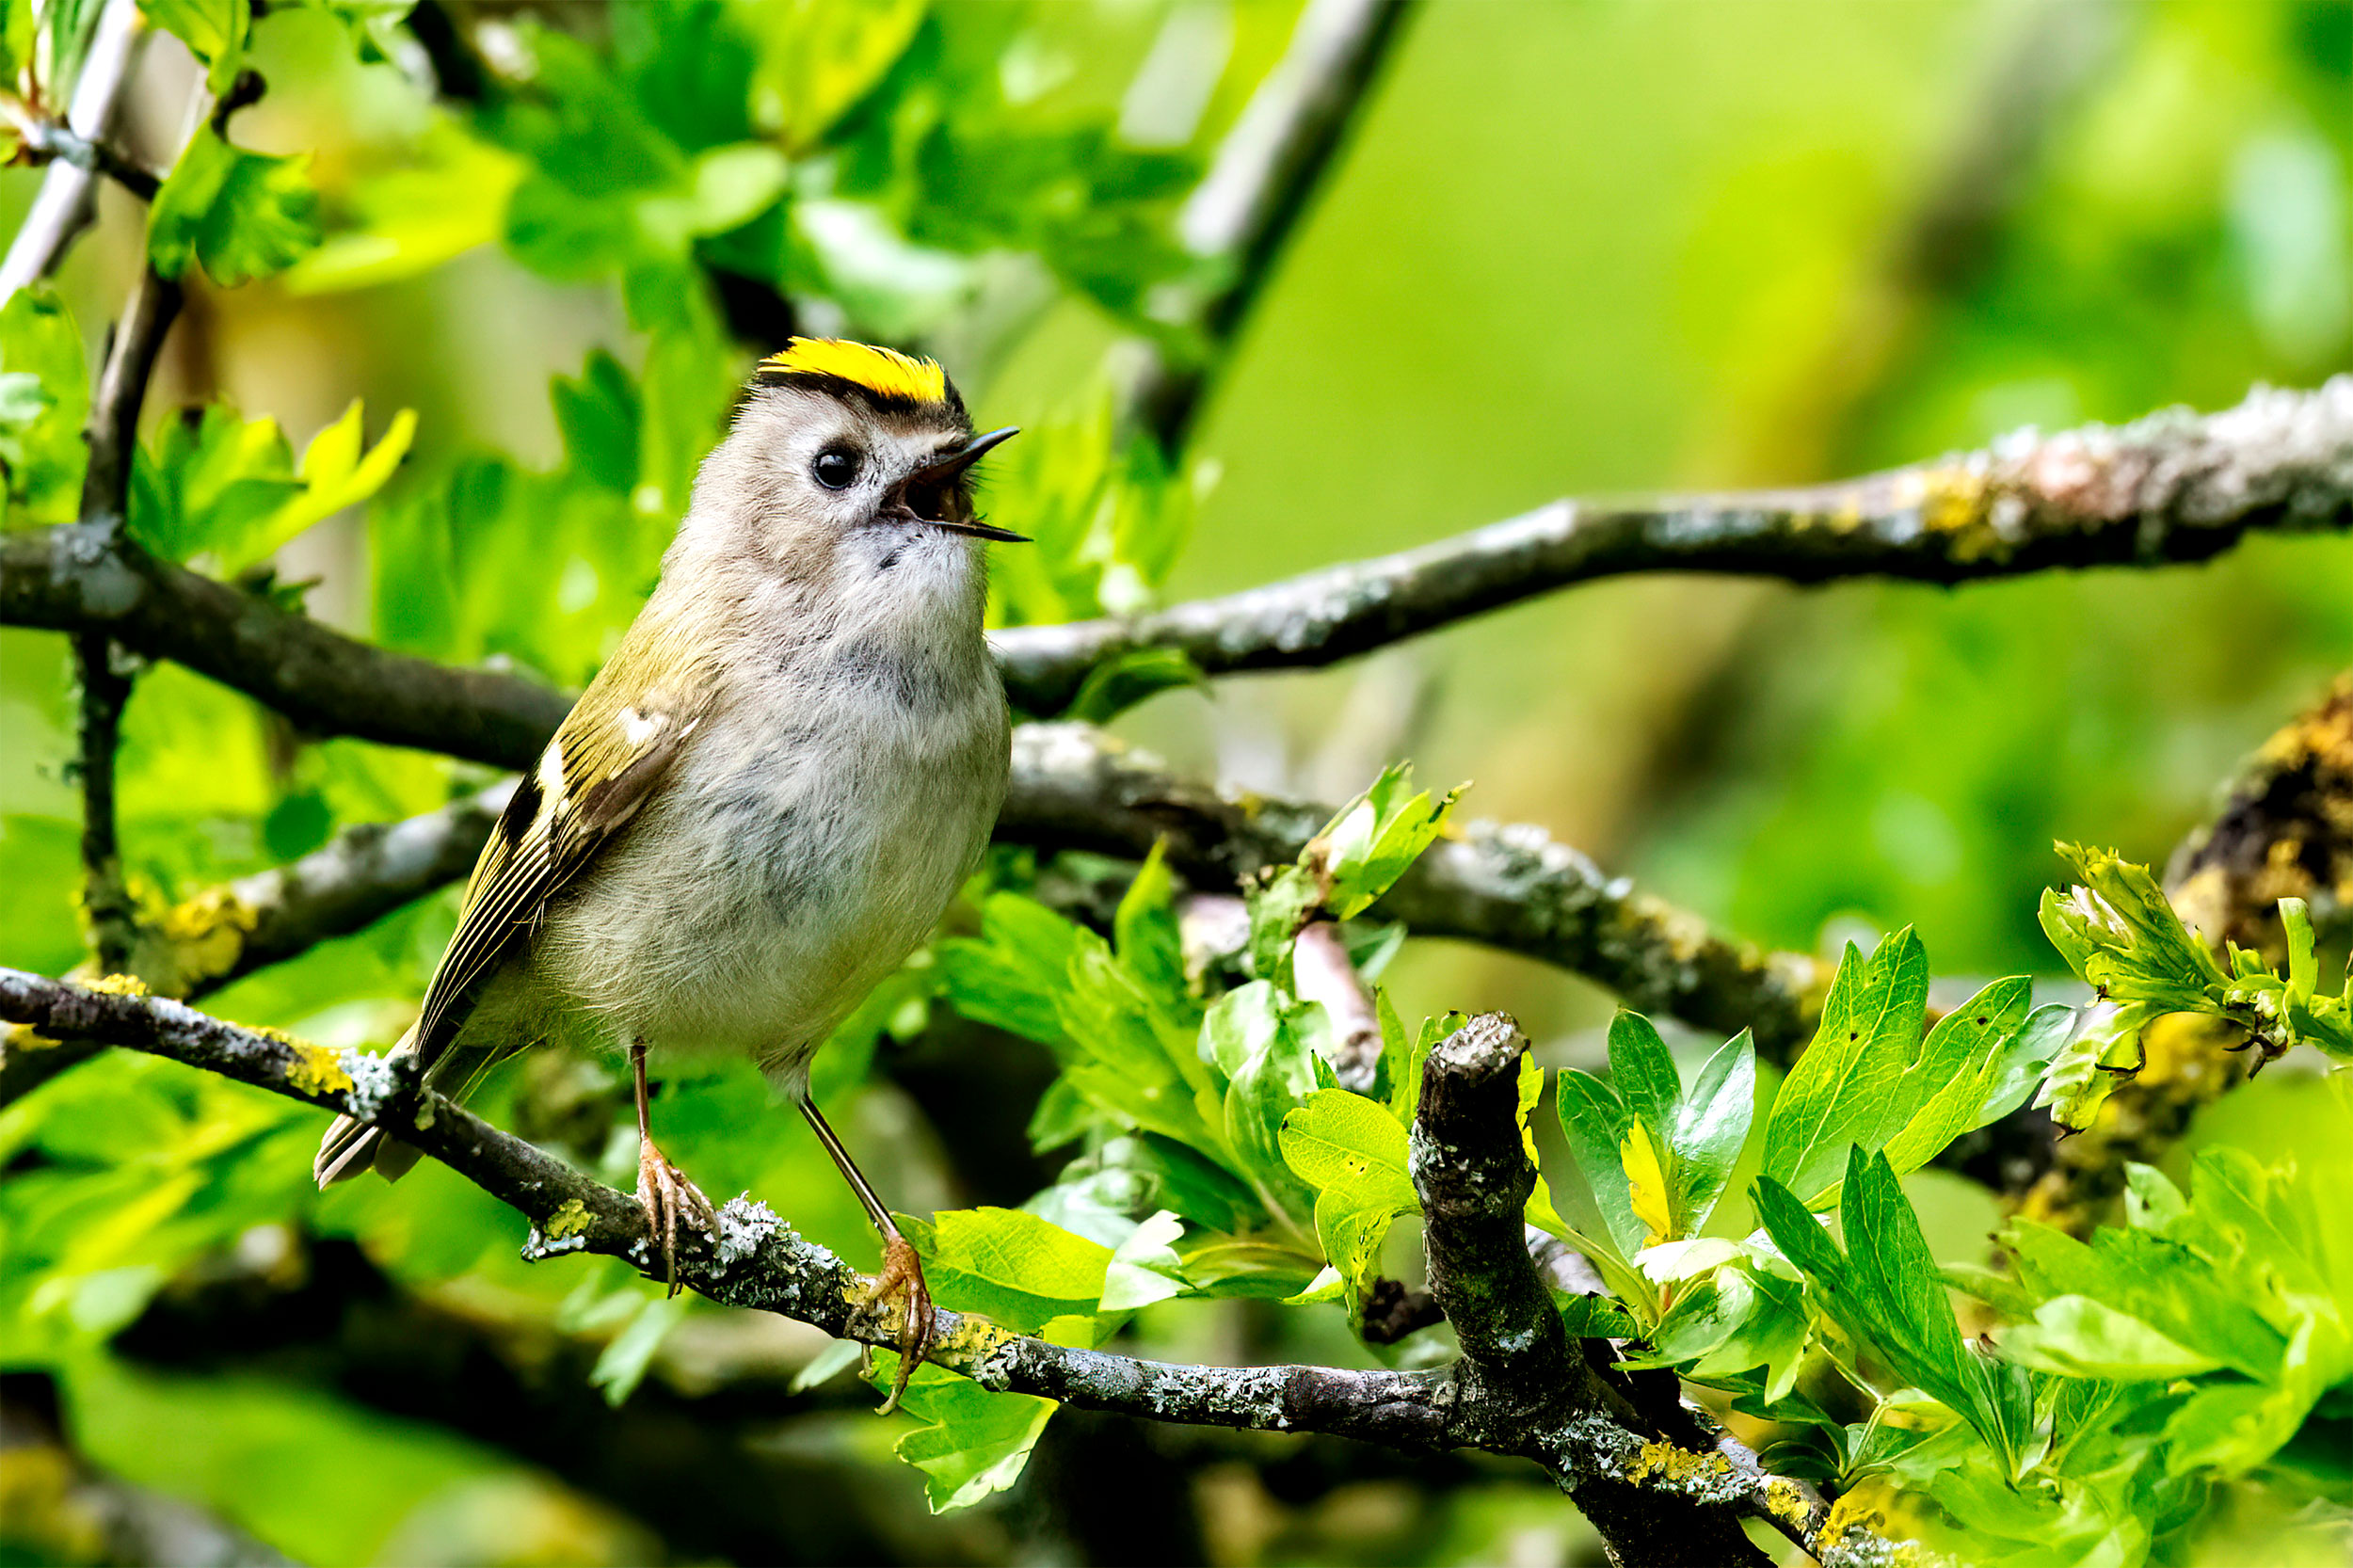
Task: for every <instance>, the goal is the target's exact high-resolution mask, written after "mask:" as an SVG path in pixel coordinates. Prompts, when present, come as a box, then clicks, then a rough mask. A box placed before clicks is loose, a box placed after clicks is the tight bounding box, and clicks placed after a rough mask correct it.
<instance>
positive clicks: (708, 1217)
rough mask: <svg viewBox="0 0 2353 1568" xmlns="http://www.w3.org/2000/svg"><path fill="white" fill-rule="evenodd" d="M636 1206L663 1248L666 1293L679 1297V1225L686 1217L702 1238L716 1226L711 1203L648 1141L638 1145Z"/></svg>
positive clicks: (715, 1217)
mask: <svg viewBox="0 0 2353 1568" xmlns="http://www.w3.org/2000/svg"><path fill="white" fill-rule="evenodd" d="M637 1203H638V1207H640V1208H643V1209H645V1211H646V1228H647V1229H648V1230H649V1231H651V1232H652V1233H653V1239H654V1241H655V1242H656V1244H658V1245H659V1246H660V1247H661V1248H662V1267H663V1273H664V1278H665V1279H666V1280H667V1282H668V1284H669V1294H671V1295H673V1296H675V1295H677V1294H678V1289H679V1286H678V1223H679V1215H680V1213H683V1214H685V1216H686V1219H687V1223H688V1224H693V1225H696V1226H698V1227H700V1229H701V1230H702V1231H703V1233H704V1234H705V1235H708V1234H710V1232H711V1230H712V1227H713V1226H714V1225H716V1224H717V1223H718V1217H717V1215H715V1214H714V1213H713V1212H712V1208H711V1200H710V1199H709V1198H707V1197H704V1196H703V1190H702V1189H701V1188H699V1187H697V1186H696V1185H695V1184H694V1183H693V1182H692V1181H690V1180H688V1179H687V1177H686V1173H685V1172H683V1171H681V1170H680V1169H679V1168H678V1167H677V1166H676V1165H673V1164H671V1163H670V1161H669V1159H668V1157H667V1156H665V1155H664V1154H663V1152H662V1151H661V1150H660V1149H658V1148H656V1147H654V1146H653V1143H652V1141H651V1140H650V1139H647V1140H641V1141H640V1142H639V1144H638V1145H637Z"/></svg>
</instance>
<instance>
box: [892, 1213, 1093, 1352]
mask: <svg viewBox="0 0 2353 1568" xmlns="http://www.w3.org/2000/svg"><path fill="white" fill-rule="evenodd" d="M900 1226H901V1228H902V1229H904V1231H905V1232H906V1235H907V1239H908V1240H910V1241H912V1242H914V1243H915V1246H916V1250H917V1251H918V1252H919V1253H920V1254H921V1255H922V1257H923V1272H924V1277H925V1279H926V1280H927V1281H928V1282H929V1283H930V1285H931V1288H932V1293H933V1294H934V1295H935V1296H936V1297H937V1298H938V1299H939V1300H940V1301H941V1302H943V1303H944V1304H947V1305H950V1306H953V1307H956V1308H957V1309H958V1310H960V1311H967V1312H979V1313H983V1314H984V1315H986V1316H987V1317H988V1318H990V1319H992V1320H995V1321H996V1322H998V1323H1000V1324H1002V1325H1003V1326H1004V1327H1006V1328H1009V1329H1012V1330H1013V1331H1014V1332H1016V1333H1017V1334H1035V1333H1037V1332H1038V1331H1039V1330H1041V1329H1043V1328H1044V1327H1045V1326H1046V1325H1047V1324H1048V1323H1049V1322H1053V1321H1055V1320H1058V1319H1087V1318H1091V1317H1092V1315H1093V1314H1094V1312H1095V1310H1096V1304H1098V1303H1099V1302H1101V1300H1102V1298H1103V1282H1104V1276H1105V1272H1106V1271H1107V1270H1108V1269H1109V1268H1110V1267H1111V1261H1112V1249H1111V1248H1109V1247H1107V1246H1104V1245H1103V1244H1102V1243H1100V1242H1098V1241H1091V1240H1088V1239H1087V1238H1085V1237H1083V1236H1078V1235H1074V1234H1072V1233H1071V1232H1070V1231H1067V1230H1064V1228H1063V1227H1062V1226H1060V1225H1057V1224H1050V1223H1049V1222H1048V1221H1046V1220H1043V1219H1040V1218H1039V1217H1038V1216H1037V1215H1035V1214H1032V1213H1029V1212H1027V1211H1026V1210H1023V1209H1018V1208H947V1209H942V1210H940V1211H939V1213H938V1214H937V1215H936V1216H934V1218H933V1219H932V1221H931V1222H929V1223H925V1222H923V1221H920V1220H912V1219H909V1218H908V1217H906V1216H904V1215H903V1216H901V1217H900Z"/></svg>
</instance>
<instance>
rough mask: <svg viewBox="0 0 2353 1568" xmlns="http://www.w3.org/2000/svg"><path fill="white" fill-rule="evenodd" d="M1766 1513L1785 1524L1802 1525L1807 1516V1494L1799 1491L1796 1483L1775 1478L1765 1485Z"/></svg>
mask: <svg viewBox="0 0 2353 1568" xmlns="http://www.w3.org/2000/svg"><path fill="white" fill-rule="evenodd" d="M1765 1512H1768V1513H1770V1514H1771V1515H1772V1516H1773V1517H1774V1518H1776V1519H1779V1520H1781V1521H1783V1522H1784V1523H1785V1524H1791V1525H1802V1524H1804V1523H1805V1515H1806V1504H1805V1494H1804V1493H1803V1492H1801V1491H1799V1490H1798V1483H1797V1482H1796V1481H1793V1480H1784V1479H1783V1478H1781V1477H1779V1476H1775V1477H1774V1478H1773V1479H1772V1480H1769V1481H1767V1482H1766V1483H1765Z"/></svg>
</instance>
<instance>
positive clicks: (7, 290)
mask: <svg viewBox="0 0 2353 1568" xmlns="http://www.w3.org/2000/svg"><path fill="white" fill-rule="evenodd" d="M141 36H142V31H141V24H140V21H139V8H138V0H106V8H105V9H104V11H102V12H101V13H100V14H99V18H98V25H97V28H96V30H95V31H94V32H93V33H92V34H91V36H90V43H89V48H88V50H87V51H86V52H85V53H84V54H83V56H82V73H81V75H80V77H79V78H77V79H76V80H75V82H74V84H73V98H72V102H71V103H70V104H68V105H67V106H66V129H67V130H69V131H70V132H72V134H73V135H74V136H77V137H79V138H81V139H82V140H83V141H86V142H88V143H90V144H92V145H97V144H102V143H104V140H105V139H106V137H107V136H108V135H109V134H110V133H111V132H112V131H113V129H114V118H115V110H116V108H117V106H118V105H119V104H120V101H121V97H122V88H123V85H124V84H125V83H126V82H127V81H129V80H130V75H131V61H132V56H133V53H134V47H133V46H134V45H135V44H136V43H137V41H138V40H139V39H140V37H141ZM97 178H98V176H97V168H96V162H95V160H93V161H92V162H91V163H90V164H89V165H87V166H86V165H84V164H81V163H77V162H75V161H73V160H72V159H70V158H60V159H58V160H57V161H56V162H54V163H52V164H51V165H50V166H49V170H48V172H47V173H46V174H44V175H43V176H42V177H41V182H40V194H38V195H37V196H35V197H34V198H33V205H32V209H31V210H30V211H29V212H27V213H26V214H25V215H24V222H23V223H22V224H21V225H19V226H18V228H17V231H16V237H15V238H14V239H12V240H10V241H9V242H8V255H7V257H6V258H5V259H0V303H4V302H6V301H7V300H8V299H9V298H10V297H12V296H14V295H15V294H16V291H17V290H19V289H21V288H23V287H24V286H25V285H26V284H28V283H33V282H38V281H39V280H41V279H43V278H46V277H48V276H49V274H50V271H51V269H52V268H54V267H55V266H56V264H57V260H58V258H59V257H61V256H63V255H64V254H65V252H66V250H67V248H69V247H70V246H72V243H73V241H74V238H75V237H76V236H77V235H79V234H80V233H81V232H82V231H83V230H84V229H87V228H88V227H89V223H90V216H91V210H92V209H91V192H90V187H91V186H92V185H93V184H96V183H97Z"/></svg>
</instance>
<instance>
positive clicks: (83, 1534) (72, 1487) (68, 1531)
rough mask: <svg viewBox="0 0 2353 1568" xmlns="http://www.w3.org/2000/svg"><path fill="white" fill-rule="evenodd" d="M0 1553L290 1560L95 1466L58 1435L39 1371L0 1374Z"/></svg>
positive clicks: (51, 1390)
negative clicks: (1, 1479) (4, 1479)
mask: <svg viewBox="0 0 2353 1568" xmlns="http://www.w3.org/2000/svg"><path fill="white" fill-rule="evenodd" d="M0 1471H5V1472H6V1473H7V1476H8V1483H7V1486H6V1488H5V1490H4V1491H0V1559H5V1560H7V1561H9V1562H104V1563H113V1564H120V1565H123V1568H132V1565H141V1564H152V1565H153V1568H190V1565H193V1564H203V1565H205V1568H292V1564H291V1563H290V1562H289V1560H287V1559H285V1558H283V1557H280V1555H279V1554H278V1553H277V1552H275V1551H273V1550H272V1549H271V1548H269V1547H267V1546H265V1545H264V1544H261V1543H260V1542H258V1541H256V1540H254V1539H252V1538H251V1537H250V1536H248V1535H246V1534H245V1533H243V1532H242V1531H240V1530H237V1529H235V1528H232V1527H231V1526H229V1525H227V1524H224V1523H223V1522H222V1521H220V1520H218V1519H216V1518H213V1517H212V1516H211V1515H209V1514H207V1513H205V1512H203V1511H201V1510H200V1509H197V1508H194V1507H191V1506H190V1505H188V1504H186V1503H184V1502H181V1501H179V1500H177V1499H176V1498H171V1497H166V1496H162V1495H160V1494H158V1493H154V1492H150V1491H148V1490H147V1489H146V1488H145V1487H140V1486H133V1485H132V1484H130V1483H129V1482H128V1481H125V1480H120V1479H118V1478H116V1477H114V1476H110V1475H107V1474H105V1473H104V1471H101V1470H98V1469H96V1468H94V1467H93V1466H92V1465H91V1464H89V1462H88V1460H86V1459H84V1458H83V1457H82V1455H81V1454H80V1453H78V1452H76V1451H75V1450H74V1448H73V1446H72V1443H71V1442H69V1441H68V1440H67V1437H66V1432H65V1420H64V1416H63V1413H62V1411H61V1410H60V1408H59V1403H58V1400H57V1385H56V1383H55V1382H54V1381H53V1380H52V1379H51V1378H50V1376H49V1374H47V1373H46V1372H36V1371H13V1372H7V1373H0Z"/></svg>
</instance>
